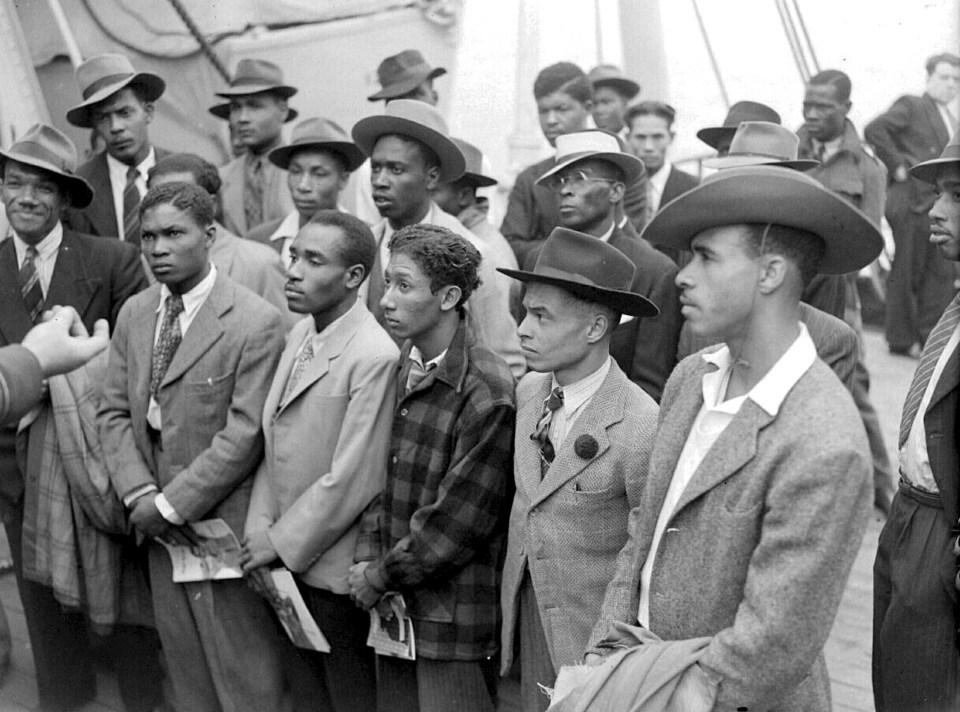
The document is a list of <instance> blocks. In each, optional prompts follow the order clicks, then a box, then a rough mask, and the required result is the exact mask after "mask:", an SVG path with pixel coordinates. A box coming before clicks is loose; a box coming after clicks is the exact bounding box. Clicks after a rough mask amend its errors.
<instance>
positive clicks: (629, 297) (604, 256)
mask: <svg viewBox="0 0 960 712" xmlns="http://www.w3.org/2000/svg"><path fill="white" fill-rule="evenodd" d="M497 271H498V272H502V273H503V274H505V275H507V276H508V277H513V278H514V279H517V280H520V281H521V282H536V283H539V284H549V285H552V286H554V287H560V288H561V289H564V290H566V291H568V292H570V293H571V294H574V295H576V296H578V297H580V298H581V299H585V300H587V301H590V302H596V303H597V304H603V305H605V306H607V307H610V308H611V309H614V310H616V311H617V312H619V313H621V314H630V315H631V316H640V317H644V316H646V317H650V316H656V315H657V314H659V313H660V310H659V309H658V308H657V306H656V305H655V304H654V303H653V302H651V301H650V300H649V299H647V298H646V297H644V296H643V295H642V294H637V293H636V292H631V291H630V286H631V285H632V284H633V276H634V273H635V272H636V267H635V266H634V264H633V262H631V261H630V258H629V257H627V256H626V255H625V254H623V253H622V252H620V250H618V249H617V248H616V247H613V246H612V245H610V244H609V243H607V242H604V241H603V240H600V239H598V238H596V237H591V236H590V235H586V234H584V233H582V232H577V231H576V230H570V229H569V228H565V227H557V228H554V230H553V232H551V233H550V237H548V238H547V240H546V242H544V243H543V247H542V248H541V249H540V254H539V255H538V256H537V263H536V264H535V265H534V266H533V271H526V270H517V269H502V268H500V267H498V268H497Z"/></svg>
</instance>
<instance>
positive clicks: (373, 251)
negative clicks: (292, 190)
mask: <svg viewBox="0 0 960 712" xmlns="http://www.w3.org/2000/svg"><path fill="white" fill-rule="evenodd" d="M310 225H325V226H327V227H335V228H338V229H339V230H340V234H341V238H340V240H339V242H338V244H337V251H338V252H339V253H340V260H341V261H342V262H343V264H344V266H346V267H352V266H353V265H360V266H361V267H363V278H364V279H366V278H367V277H369V276H370V272H371V270H373V262H374V260H375V259H376V257H377V241H376V239H374V237H373V232H371V231H370V227H369V226H368V225H367V224H366V223H365V222H364V221H363V220H361V219H360V218H357V217H354V216H353V215H350V214H349V213H343V212H340V211H339V210H320V211H317V212H316V213H314V215H313V217H311V218H310V220H309V221H308V222H307V224H306V225H304V226H303V228H307V227H309V226H310ZM303 228H301V229H303Z"/></svg>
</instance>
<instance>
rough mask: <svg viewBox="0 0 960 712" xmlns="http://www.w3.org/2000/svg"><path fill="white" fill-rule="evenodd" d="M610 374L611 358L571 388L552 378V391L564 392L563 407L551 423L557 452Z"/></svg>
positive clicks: (550, 432) (557, 411)
mask: <svg viewBox="0 0 960 712" xmlns="http://www.w3.org/2000/svg"><path fill="white" fill-rule="evenodd" d="M608 373H610V357H609V356H608V357H607V360H606V361H604V362H603V365H602V366H601V367H600V368H598V369H597V370H596V371H594V372H593V373H591V374H590V375H589V376H584V377H583V378H581V379H580V380H579V381H576V382H574V383H571V384H570V385H569V386H561V385H560V384H559V383H557V377H556V375H554V376H553V377H552V382H551V384H550V391H551V392H553V389H554V388H557V387H559V388H560V390H562V391H563V405H561V406H560V407H559V408H557V409H556V410H555V411H554V412H553V420H551V421H550V431H549V435H550V442H552V443H554V445H555V446H556V449H557V450H559V449H560V445H562V444H563V441H564V440H566V438H567V435H569V434H570V430H571V429H572V428H573V424H574V423H576V422H577V418H579V417H580V414H581V413H582V412H583V411H584V409H585V408H586V407H587V403H589V402H590V401H591V400H593V396H594V394H596V392H597V391H598V390H600V386H601V385H603V381H604V379H605V378H606V377H607V374H608Z"/></svg>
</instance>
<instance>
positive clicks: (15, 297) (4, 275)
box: [0, 237, 33, 344]
mask: <svg viewBox="0 0 960 712" xmlns="http://www.w3.org/2000/svg"><path fill="white" fill-rule="evenodd" d="M19 272H20V269H19V266H18V265H17V251H16V248H14V246H13V238H12V237H11V238H8V239H6V240H4V241H3V242H0V305H2V306H0V333H2V334H3V339H2V341H0V343H6V344H19V343H20V342H21V341H23V337H24V336H25V335H26V333H27V332H28V331H30V329H31V327H33V323H32V322H31V321H30V315H29V314H27V308H26V306H24V303H23V295H22V294H20V282H19V281H18V274H19Z"/></svg>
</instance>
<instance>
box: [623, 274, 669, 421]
mask: <svg viewBox="0 0 960 712" xmlns="http://www.w3.org/2000/svg"><path fill="white" fill-rule="evenodd" d="M676 277H677V268H676V267H675V266H672V267H671V269H670V270H668V271H665V272H664V273H663V275H661V277H660V279H659V280H658V281H657V283H656V284H655V285H654V288H653V290H652V291H651V292H650V294H649V295H647V298H648V299H649V300H650V301H652V302H653V303H654V304H656V305H657V307H658V308H659V309H660V314H659V315H658V316H657V317H655V318H653V319H641V320H640V323H639V325H638V326H637V339H636V342H635V344H634V351H633V360H632V362H631V364H630V373H629V374H628V375H629V377H630V380H631V381H633V382H634V383H636V384H637V385H639V386H640V387H641V388H642V389H643V390H644V391H645V392H646V393H647V394H648V395H649V396H650V397H651V398H653V399H654V400H655V401H657V402H658V403H659V402H660V396H661V395H662V394H663V387H664V384H666V382H667V379H668V378H670V374H671V373H672V372H673V369H674V367H675V366H676V365H677V347H678V344H679V341H680V327H681V326H683V316H682V315H681V313H680V295H679V290H678V288H677V283H676Z"/></svg>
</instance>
